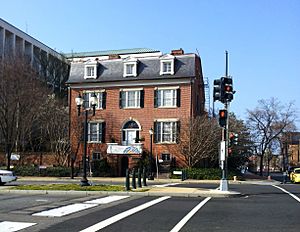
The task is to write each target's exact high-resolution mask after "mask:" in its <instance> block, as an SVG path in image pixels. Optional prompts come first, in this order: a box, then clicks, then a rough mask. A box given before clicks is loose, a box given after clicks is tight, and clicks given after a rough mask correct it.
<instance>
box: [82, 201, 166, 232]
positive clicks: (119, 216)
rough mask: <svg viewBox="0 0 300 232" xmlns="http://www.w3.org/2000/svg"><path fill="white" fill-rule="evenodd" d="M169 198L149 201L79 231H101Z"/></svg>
mask: <svg viewBox="0 0 300 232" xmlns="http://www.w3.org/2000/svg"><path fill="white" fill-rule="evenodd" d="M169 198H170V196H165V197H160V198H158V199H155V200H152V201H149V202H147V203H145V204H142V205H139V206H137V207H134V208H132V209H129V210H126V211H124V212H122V213H119V214H117V215H115V216H113V217H110V218H108V219H106V220H103V221H101V222H98V223H96V224H94V225H92V226H90V227H88V228H86V229H84V230H81V231H80V232H95V231H98V230H101V229H103V228H105V227H107V226H109V225H111V224H113V223H115V222H117V221H120V220H121V219H123V218H126V217H128V216H130V215H132V214H135V213H137V212H139V211H141V210H144V209H146V208H149V207H151V206H153V205H155V204H158V203H160V202H162V201H164V200H167V199H169Z"/></svg>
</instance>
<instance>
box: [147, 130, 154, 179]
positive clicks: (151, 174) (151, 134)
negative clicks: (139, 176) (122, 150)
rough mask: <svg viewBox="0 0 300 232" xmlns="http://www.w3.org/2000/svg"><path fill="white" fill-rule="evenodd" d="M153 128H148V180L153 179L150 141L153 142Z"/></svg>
mask: <svg viewBox="0 0 300 232" xmlns="http://www.w3.org/2000/svg"><path fill="white" fill-rule="evenodd" d="M153 133H154V131H153V129H152V128H150V130H149V134H150V155H149V175H148V180H154V176H153V173H152V143H153Z"/></svg>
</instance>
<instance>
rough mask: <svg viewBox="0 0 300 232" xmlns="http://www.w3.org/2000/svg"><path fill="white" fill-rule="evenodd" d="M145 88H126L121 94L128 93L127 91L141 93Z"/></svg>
mask: <svg viewBox="0 0 300 232" xmlns="http://www.w3.org/2000/svg"><path fill="white" fill-rule="evenodd" d="M143 89H144V88H128V89H127V88H125V89H120V91H121V92H126V91H141V90H143Z"/></svg>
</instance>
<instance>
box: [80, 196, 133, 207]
mask: <svg viewBox="0 0 300 232" xmlns="http://www.w3.org/2000/svg"><path fill="white" fill-rule="evenodd" d="M128 197H130V196H117V195H114V196H108V197H103V198H99V199H95V200H91V201H85V202H84V203H87V204H99V205H100V204H108V203H111V202H114V201H119V200H122V199H125V198H128Z"/></svg>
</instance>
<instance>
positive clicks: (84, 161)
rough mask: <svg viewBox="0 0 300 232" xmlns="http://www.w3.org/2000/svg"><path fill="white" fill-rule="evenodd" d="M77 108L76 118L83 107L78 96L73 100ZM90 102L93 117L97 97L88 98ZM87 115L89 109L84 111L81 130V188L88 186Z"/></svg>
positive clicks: (81, 99)
mask: <svg viewBox="0 0 300 232" xmlns="http://www.w3.org/2000/svg"><path fill="white" fill-rule="evenodd" d="M75 102H76V104H77V108H78V116H80V108H81V107H82V106H83V98H82V97H81V95H80V94H79V95H78V97H77V98H76V99H75ZM90 102H91V105H92V108H93V116H95V109H96V104H97V97H96V94H95V93H94V94H93V96H92V97H91V98H90ZM88 114H89V109H84V128H83V157H82V164H83V176H82V179H81V180H80V182H81V183H80V185H81V186H89V185H90V184H89V181H88V179H87V167H86V159H87V140H88Z"/></svg>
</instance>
